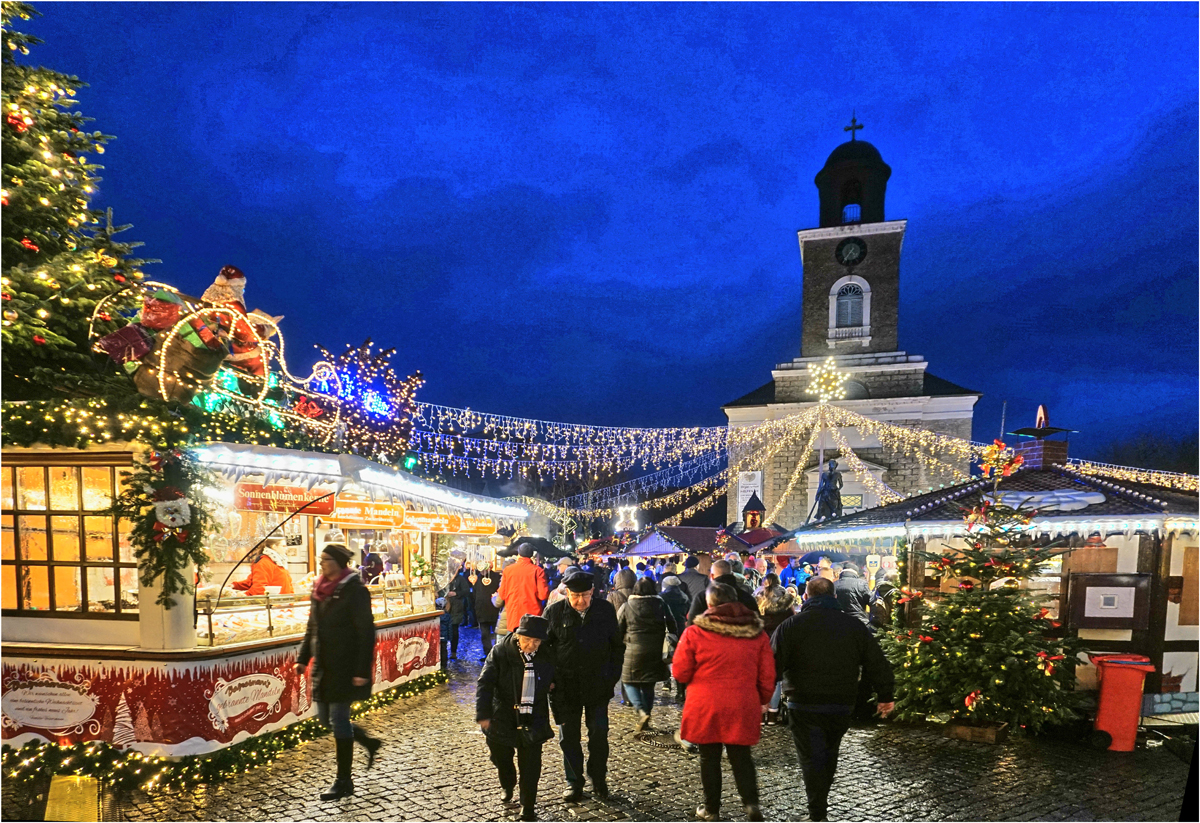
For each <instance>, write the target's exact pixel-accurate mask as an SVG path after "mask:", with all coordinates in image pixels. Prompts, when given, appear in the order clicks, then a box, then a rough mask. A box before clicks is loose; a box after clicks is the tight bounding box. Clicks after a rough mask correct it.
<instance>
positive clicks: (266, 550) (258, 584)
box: [232, 538, 295, 595]
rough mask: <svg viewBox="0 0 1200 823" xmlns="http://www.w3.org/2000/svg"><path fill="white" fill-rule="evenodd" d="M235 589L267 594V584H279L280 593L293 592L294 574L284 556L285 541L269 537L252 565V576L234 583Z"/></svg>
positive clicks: (243, 591)
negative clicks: (288, 567)
mask: <svg viewBox="0 0 1200 823" xmlns="http://www.w3.org/2000/svg"><path fill="white" fill-rule="evenodd" d="M232 586H233V588H234V590H235V591H239V592H242V593H243V594H246V595H256V594H266V593H267V586H278V587H279V594H292V593H293V592H294V591H295V589H294V588H293V586H292V575H291V574H290V573H289V572H288V570H287V558H285V557H284V556H283V541H282V540H280V539H279V538H269V539H268V540H267V542H266V543H265V544H264V545H263V547H262V549H261V550H260V551H259V555H258V559H257V560H256V561H254V565H252V566H251V567H250V576H249V577H247V578H246V579H245V580H238V581H236V582H234V583H233V584H232Z"/></svg>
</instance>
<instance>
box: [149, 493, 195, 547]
mask: <svg viewBox="0 0 1200 823" xmlns="http://www.w3.org/2000/svg"><path fill="white" fill-rule="evenodd" d="M191 522H192V509H191V506H189V505H188V501H187V497H185V496H184V494H183V492H181V491H180V490H179V489H177V488H175V487H174V486H163V487H162V488H161V489H158V490H157V491H155V492H154V539H155V541H157V542H159V543H161V542H162V541H163V540H165V539H167V538H174V539H176V540H178V541H179V542H180V543H182V542H183V541H185V540H187V535H188V529H187V527H188V524H189V523H191Z"/></svg>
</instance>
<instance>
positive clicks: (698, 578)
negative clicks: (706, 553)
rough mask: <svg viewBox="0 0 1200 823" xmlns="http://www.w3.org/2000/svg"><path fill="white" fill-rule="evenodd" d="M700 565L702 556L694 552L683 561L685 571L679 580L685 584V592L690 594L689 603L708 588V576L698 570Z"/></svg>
mask: <svg viewBox="0 0 1200 823" xmlns="http://www.w3.org/2000/svg"><path fill="white" fill-rule="evenodd" d="M699 565H700V558H698V557H696V555H694V554H692V555H688V559H687V560H685V561H683V573H682V574H680V575H679V582H680V583H682V584H683V592H684V594H686V595H687V596H688V602H689V603H690V602H691V601H692V600H695V599H696V595H697V594H700V593H701V592H703V591H704V590H705V589H707V588H708V578H707V577H705V576H704V575H702V574H701V573H700V572H698V571H697V570H696V567H697V566H699Z"/></svg>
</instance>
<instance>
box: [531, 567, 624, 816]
mask: <svg viewBox="0 0 1200 823" xmlns="http://www.w3.org/2000/svg"><path fill="white" fill-rule="evenodd" d="M564 582H565V583H566V586H567V598H566V599H565V600H559V601H558V602H557V603H554V604H553V605H552V606H550V607H549V608H548V609H546V615H545V616H546V620H547V621H549V623H550V629H549V631H550V636H549V638H548V639H547V641H546V645H547V646H548V647H549V650H550V651H551V652H553V653H554V655H555V660H556V666H557V668H556V670H555V675H554V692H553V695H552V700H551V706H552V708H553V709H554V718H555V720H556V721H557V722H558V726H559V745H560V746H561V747H562V753H563V768H564V771H565V772H566V778H567V784H568V787H569V788H568V789H567V791H566V793H565V794H564V795H563V799H564V800H566V801H567V802H568V803H578V802H580V801H581V800H583V781H584V775H585V774H586V775H587V776H588V777H590V778H591V779H592V794H593V795H594V796H595V797H596V798H597V799H599V800H604V799H606V798H607V797H608V701H609V700H611V699H612V695H613V686H615V685H616V684H617V680H618V679H620V677H621V665H622V663H623V662H624V659H625V646H624V644H623V643H622V642H621V629H620V626H618V625H617V610H616V609H614V608H613V606H612V604H611V603H609V602H608V601H607V600H599V599H594V598H593V597H592V593H593V591H594V581H593V579H592V576H591V575H590V574H588V573H587V572H585V571H575V572H572V573H571V574H569V575H567V577H566V578H565V580H564ZM581 723H586V725H587V732H588V757H587V769H586V772H585V770H584V760H583V737H582V729H581Z"/></svg>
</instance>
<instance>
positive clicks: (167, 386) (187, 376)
mask: <svg viewBox="0 0 1200 823" xmlns="http://www.w3.org/2000/svg"><path fill="white" fill-rule="evenodd" d="M140 288H141V289H142V290H143V291H144V292H145V295H146V296H147V301H146V302H147V304H149V302H150V300H151V296H152V295H154V294H155V292H160V293H161V292H166V293H168V294H169V295H170V296H172V297H173V299H174V300H175V301H177V302H178V306H179V310H178V319H175V320H173V322H171V323H170V325H167V326H164V327H161V328H157V329H154V330H153V332H151V331H148V330H147V329H145V328H144V327H143V326H141V325H140V324H138V323H130V324H129V325H128V326H126V327H125V328H124V329H121V330H119V331H118V332H115V333H113V334H112V335H108V336H107V337H105V338H100V339H97V337H96V334H95V323H96V320H97V318H99V317H101V316H103V315H104V307H105V305H106V304H107V303H108V301H109V300H111V299H112V298H113V297H116V296H117V295H109V296H108V297H105V298H104V299H103V300H101V301H100V302H98V303H97V304H96V308H95V310H94V311H93V312H92V320H91V324H90V328H89V338H90V339H92V340H93V349H94V350H95V351H98V352H104V353H107V354H109V355H110V356H111V357H112V358H113V359H114V360H116V361H117V362H125V363H126V369H127V370H128V369H130V368H133V374H132V377H133V381H134V385H135V386H136V387H137V389H138V391H139V392H140V393H142V394H144V395H146V396H147V397H159V398H161V399H163V400H166V401H175V402H179V403H195V404H196V405H199V406H201V407H202V408H204V409H206V410H207V411H221V410H225V407H226V406H230V407H232V408H230V409H229V410H230V411H235V410H236V412H239V413H242V414H245V413H247V412H248V413H250V414H254V415H256V416H258V417H261V418H264V419H266V420H267V421H268V422H269V423H270V424H271V425H273V426H275V427H276V428H284V427H286V426H287V425H288V424H289V423H291V424H298V425H300V426H301V427H303V428H304V429H305V430H306V431H307V432H308V433H309V434H310V435H311V436H313V437H314V438H315V439H316V440H317V441H318V442H320V443H328V442H329V441H330V440H332V439H333V438H334V437H335V435H337V434H338V433H339V430H340V429H342V428H344V426H343V425H342V423H343V420H342V416H343V406H344V402H345V400H344V399H343V386H342V381H341V378H340V377H339V375H338V372H337V369H336V368H335V366H334V364H333V363H331V362H330V361H328V360H321V361H319V362H317V363H316V364H315V365H314V366H313V368H312V372H311V373H310V374H309V375H308V377H297V376H296V375H294V374H292V373H291V372H290V371H289V370H288V367H287V361H286V359H285V357H284V340H283V335H282V333H281V332H280V330H279V326H278V325H277V323H276V320H275V318H273V317H270V316H269V315H266V314H263V313H261V312H258V311H257V310H256V311H253V312H250V313H248V314H242V313H241V312H238V311H237V310H235V309H233V308H230V307H227V306H214V305H211V304H208V303H205V302H203V301H201V300H198V299H196V298H194V297H190V296H188V295H185V294H183V293H181V292H180V291H179V290H178V289H176V288H174V287H173V286H170V285H168V284H166V283H159V282H146V283H142V284H140ZM123 293H124V292H122V293H119V294H123ZM235 328H237V330H238V332H239V333H240V334H241V335H242V336H243V337H244V336H245V335H246V334H249V335H250V337H251V338H252V340H253V346H252V347H254V348H256V349H257V351H258V354H259V357H260V359H261V363H262V371H263V373H262V374H261V375H259V374H254V373H252V372H249V371H246V370H243V369H240V368H238V367H237V366H235V365H232V364H231V362H230V360H229V358H230V346H229V337H230V335H231V334H232V332H233V330H234V329H235ZM121 337H123V338H124V339H120V338H121ZM111 338H118V340H117V341H116V343H115V344H109V345H106V342H107V341H109V340H110V339H111ZM272 338H275V339H274V340H273V339H272ZM197 340H200V343H201V344H202V345H198V344H197V342H196V341H197ZM276 340H277V341H278V342H276ZM114 345H116V346H121V347H123V348H122V349H121V351H119V352H117V353H114V351H113V347H114Z"/></svg>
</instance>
